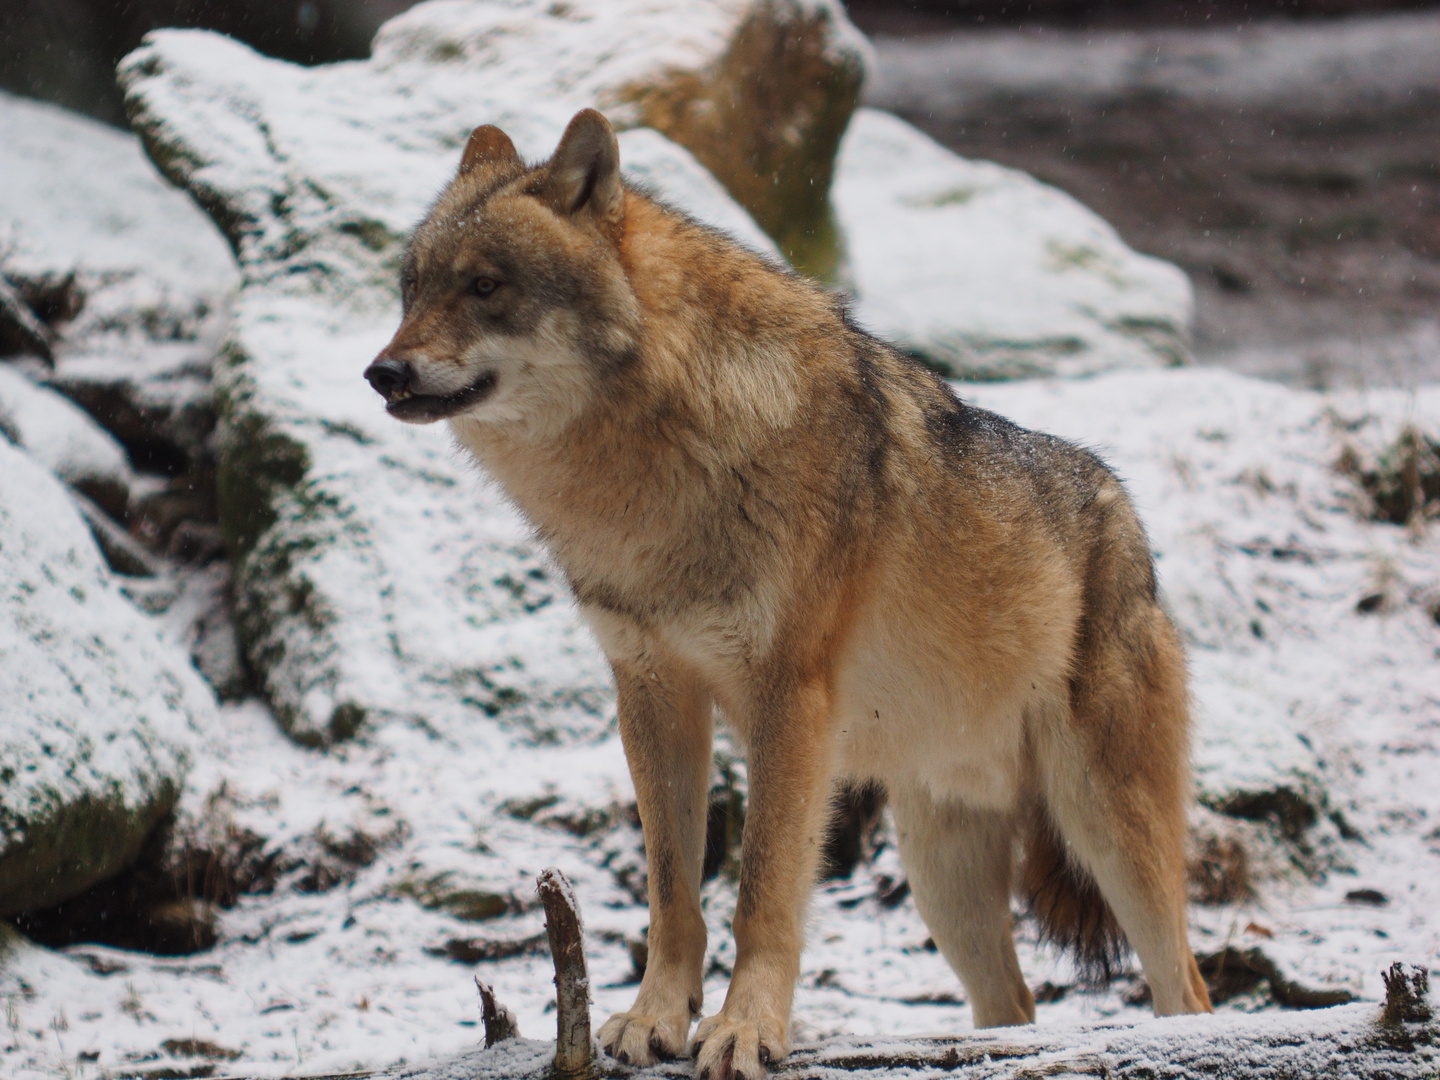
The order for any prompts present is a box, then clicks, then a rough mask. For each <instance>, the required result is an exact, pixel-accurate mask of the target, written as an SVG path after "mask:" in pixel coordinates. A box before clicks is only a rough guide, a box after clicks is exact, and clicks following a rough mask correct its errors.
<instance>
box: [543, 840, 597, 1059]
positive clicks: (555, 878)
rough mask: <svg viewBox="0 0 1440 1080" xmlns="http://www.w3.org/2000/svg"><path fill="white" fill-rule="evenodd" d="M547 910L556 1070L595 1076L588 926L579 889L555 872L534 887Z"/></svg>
mask: <svg viewBox="0 0 1440 1080" xmlns="http://www.w3.org/2000/svg"><path fill="white" fill-rule="evenodd" d="M536 885H537V888H538V889H539V892H540V902H541V903H542V904H544V905H545V933H546V934H547V935H548V936H549V938H550V958H551V959H552V960H553V961H554V962H555V1071H556V1072H557V1073H559V1074H560V1075H562V1076H567V1077H584V1076H590V1075H592V1073H593V1071H594V1069H593V1065H592V1062H593V1058H594V1047H593V1046H592V1044H591V1042H590V975H589V973H588V972H587V971H586V968H585V948H584V944H585V943H584V936H583V935H584V927H583V925H582V924H581V921H580V906H579V904H577V903H576V901H575V890H574V889H573V888H571V886H570V882H569V881H568V880H567V879H566V877H565V875H564V874H562V873H561V872H560V871H559V870H558V869H557V868H556V867H553V866H552V867H550V868H549V869H548V870H545V871H543V872H542V873H541V874H540V878H539V880H538V882H537V883H536Z"/></svg>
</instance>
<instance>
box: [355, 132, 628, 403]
mask: <svg viewBox="0 0 1440 1080" xmlns="http://www.w3.org/2000/svg"><path fill="white" fill-rule="evenodd" d="M624 226H625V189H624V187H623V185H622V183H621V180H620V149H619V146H618V144H617V143H616V140H615V132H614V131H613V130H612V129H611V127H610V124H609V123H608V122H607V121H606V120H605V118H604V117H603V116H601V115H600V114H599V113H598V112H596V111H595V110H594V109H586V110H584V111H582V112H579V113H577V114H576V115H575V117H574V118H573V119H572V120H571V121H570V124H569V126H568V127H567V128H566V129H565V134H564V135H563V136H562V137H561V139H560V145H559V147H558V148H557V149H556V150H555V153H554V156H552V157H551V159H550V160H549V161H548V162H546V163H544V164H543V165H540V166H538V167H534V168H531V167H527V166H526V165H525V163H524V162H523V161H521V160H520V156H519V155H518V154H517V153H516V152H515V146H514V144H513V143H512V142H511V141H510V139H509V137H508V136H507V135H506V134H505V133H504V132H502V131H501V130H500V129H499V128H495V127H491V126H488V125H487V126H485V127H479V128H476V129H475V131H474V132H473V133H472V134H471V136H470V141H469V143H468V144H467V145H466V147H465V153H464V156H463V157H462V159H461V161H460V172H459V174H458V175H457V176H456V177H455V179H454V180H453V181H451V183H450V186H449V187H448V188H447V189H446V190H445V192H444V193H443V194H442V195H441V196H440V198H439V200H438V201H437V202H436V204H435V206H434V208H433V209H432V210H431V211H430V214H429V216H427V217H426V219H425V220H424V221H423V222H422V223H421V224H420V226H419V228H417V229H416V230H415V235H414V236H413V237H412V238H411V241H410V247H409V250H408V251H407V253H406V256H405V263H404V269H403V270H402V272H401V279H400V291H401V300H402V303H403V305H404V319H403V321H402V322H401V324H400V329H399V330H397V331H396V332H395V336H394V338H393V339H391V341H390V344H388V345H387V346H385V348H384V349H383V350H382V351H381V353H380V355H379V356H377V357H376V358H375V360H374V362H372V363H371V364H370V366H369V367H368V368H367V369H366V371H365V378H366V379H368V380H369V382H370V385H371V386H373V387H374V388H375V390H376V391H377V392H378V393H379V394H380V396H381V397H383V398H384V399H385V407H386V409H387V410H388V411H389V412H390V414H391V415H392V416H395V417H397V418H398V419H401V420H404V421H407V422H409V423H412V424H426V423H431V422H433V421H435V420H443V419H446V418H449V417H460V416H462V415H463V416H464V417H465V418H466V419H467V420H470V421H476V422H481V423H487V422H519V423H522V424H528V425H539V426H543V427H546V428H553V427H555V426H557V425H558V426H563V424H564V423H565V422H566V421H567V420H568V419H570V418H571V417H573V416H575V415H577V414H578V413H579V412H581V411H583V409H584V408H585V406H586V404H587V403H588V402H590V401H592V400H594V398H595V397H596V395H597V394H598V393H599V391H600V388H601V387H602V386H603V385H604V384H605V383H606V381H607V377H609V376H613V375H614V374H615V373H616V372H618V371H621V370H623V369H625V368H626V367H627V366H628V365H629V363H630V362H631V361H632V360H633V358H634V356H635V353H636V349H637V348H638V339H639V327H640V308H639V304H638V302H637V301H636V299H635V294H634V292H633V291H632V290H631V288H630V284H629V281H628V280H627V278H626V274H625V270H624V267H623V266H622V264H621V260H620V248H619V245H620V241H621V238H622V236H623V234H624Z"/></svg>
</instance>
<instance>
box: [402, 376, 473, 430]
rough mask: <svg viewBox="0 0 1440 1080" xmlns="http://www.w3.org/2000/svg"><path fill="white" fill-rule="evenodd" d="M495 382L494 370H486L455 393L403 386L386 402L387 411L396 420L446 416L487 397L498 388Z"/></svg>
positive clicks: (420, 420)
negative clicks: (437, 392)
mask: <svg viewBox="0 0 1440 1080" xmlns="http://www.w3.org/2000/svg"><path fill="white" fill-rule="evenodd" d="M495 382H496V378H495V373H494V372H493V371H487V372H485V373H484V374H483V375H481V376H480V377H479V378H478V379H476V380H475V381H474V382H473V383H471V384H470V385H469V386H467V387H465V389H463V390H457V391H455V393H453V394H417V393H415V392H414V391H412V390H401V391H400V392H399V393H397V394H396V395H395V396H394V397H392V398H390V399H389V400H388V401H386V402H385V411H386V412H388V413H389V414H390V415H391V416H393V417H395V418H396V419H397V420H405V421H407V422H409V423H412V424H426V423H430V422H431V421H434V420H444V419H446V418H447V417H450V416H454V415H455V414H456V413H461V412H464V411H465V410H466V409H468V408H470V406H472V405H478V404H479V403H480V402H482V401H484V400H485V399H486V398H487V397H489V396H490V393H491V391H493V390H494V389H495Z"/></svg>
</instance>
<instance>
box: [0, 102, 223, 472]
mask: <svg viewBox="0 0 1440 1080" xmlns="http://www.w3.org/2000/svg"><path fill="white" fill-rule="evenodd" d="M0 146H4V147H5V164H4V168H0V271H3V273H4V275H5V277H6V278H8V279H9V280H10V282H11V283H12V284H13V285H15V287H16V291H17V292H18V293H20V294H22V295H23V296H25V297H28V298H29V301H30V303H31V305H32V306H33V307H34V308H35V309H36V311H35V314H39V315H41V316H43V317H44V319H45V321H46V322H48V323H49V324H50V326H49V329H50V330H51V331H53V332H55V333H56V335H57V336H58V339H59V340H58V342H57V343H56V345H55V349H54V352H55V370H54V372H53V374H52V375H51V376H50V377H49V378H48V379H47V381H49V382H52V383H53V384H55V385H56V386H57V388H59V389H61V390H62V392H64V393H66V394H67V395H68V396H70V397H73V398H75V399H76V400H77V401H79V402H80V404H81V405H83V406H84V407H85V408H86V410H87V411H89V412H90V413H92V414H93V415H95V416H96V417H97V418H98V419H99V420H100V421H101V423H103V424H104V425H105V426H106V427H107V428H108V429H110V431H111V432H112V433H114V434H116V436H117V437H118V438H120V440H121V441H122V442H124V443H125V444H126V445H127V446H132V447H142V448H143V447H147V446H149V445H150V444H154V443H156V442H162V443H166V444H168V446H169V452H170V453H171V456H176V455H178V456H179V457H181V458H183V457H184V455H185V453H186V452H187V451H193V450H194V449H196V448H198V446H199V444H200V443H201V442H203V440H204V438H205V436H206V435H207V434H208V433H209V431H210V429H211V427H212V426H213V413H212V411H211V409H210V405H209V395H210V383H209V373H210V365H211V361H212V360H213V358H214V354H215V350H216V347H217V344H218V340H219V338H220V336H221V335H222V334H223V331H224V327H225V323H226V305H227V303H228V300H229V297H230V294H231V293H232V292H233V290H234V288H235V286H236V284H237V274H236V269H235V261H234V258H233V256H232V255H231V253H230V251H229V249H228V247H227V245H226V243H225V240H224V238H223V237H222V236H221V234H220V232H219V230H217V229H216V228H215V226H214V225H213V224H212V223H211V221H210V220H209V218H208V217H206V215H205V214H204V213H203V212H202V211H201V210H200V209H199V208H198V207H197V206H196V205H195V204H194V202H192V201H191V199H190V198H189V197H187V196H186V195H185V194H184V193H183V192H181V191H176V190H175V189H174V188H173V187H171V186H170V185H169V184H167V183H165V181H164V179H163V178H162V177H160V176H159V175H158V174H157V172H156V170H155V166H154V165H153V164H151V163H150V161H149V160H147V158H146V156H145V152H144V150H142V149H141V146H140V141H139V140H138V139H137V138H136V137H135V136H134V135H132V134H129V133H128V132H123V131H117V130H115V129H114V128H111V127H109V126H107V125H105V124H100V123H97V122H95V121H94V120H90V119H87V118H85V117H83V116H79V115H77V114H75V113H72V112H69V111H68V110H65V109H60V108H57V107H56V106H54V105H48V104H44V103H42V102H38V101H31V100H28V99H26V98H20V97H15V96H12V95H9V94H4V93H0ZM166 464H167V465H168V464H170V463H169V462H166Z"/></svg>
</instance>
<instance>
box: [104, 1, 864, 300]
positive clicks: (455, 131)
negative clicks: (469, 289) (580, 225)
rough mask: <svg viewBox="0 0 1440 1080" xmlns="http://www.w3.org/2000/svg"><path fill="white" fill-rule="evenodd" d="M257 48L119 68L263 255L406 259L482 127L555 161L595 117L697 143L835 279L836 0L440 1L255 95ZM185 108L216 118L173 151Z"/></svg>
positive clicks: (842, 60) (850, 85)
mask: <svg viewBox="0 0 1440 1080" xmlns="http://www.w3.org/2000/svg"><path fill="white" fill-rule="evenodd" d="M247 51H248V50H244V49H243V47H242V46H238V45H236V44H235V43H234V42H231V41H229V40H228V39H224V38H220V37H219V36H218V35H210V34H202V33H160V34H156V35H152V37H151V38H149V39H148V44H147V45H146V46H145V47H143V48H141V49H140V50H138V51H137V52H136V53H134V54H132V55H131V57H129V58H128V59H127V60H126V61H125V62H124V63H123V64H122V67H121V80H122V83H124V84H125V85H126V86H127V87H128V90H129V93H130V97H129V99H128V105H129V108H130V109H131V112H132V119H133V121H134V123H135V124H136V126H137V128H138V129H139V130H140V131H141V132H142V133H143V134H144V135H145V136H146V138H147V140H148V141H149V143H150V146H151V149H152V153H153V154H154V156H155V159H156V161H157V162H158V163H159V164H160V166H161V168H162V169H164V170H165V171H166V172H167V173H168V174H169V175H170V176H171V177H172V179H175V180H176V181H177V182H179V183H183V184H186V185H188V186H189V187H190V188H191V190H192V191H193V192H194V193H195V194H196V196H197V198H199V199H200V201H201V203H202V204H204V205H206V206H207V207H208V208H210V209H211V211H212V213H214V215H215V217H216V220H217V221H218V222H219V223H220V225H221V227H222V228H224V229H225V231H226V232H227V234H228V235H229V236H230V237H231V239H232V241H233V242H235V243H236V245H237V247H238V248H239V249H241V254H242V258H246V259H247V260H248V259H249V257H250V253H251V252H252V251H253V250H255V249H264V250H265V251H266V253H267V256H268V257H269V258H272V259H275V258H284V257H285V256H286V255H289V254H298V253H299V252H300V250H301V249H302V248H304V249H306V255H305V256H304V258H307V259H308V258H314V257H315V255H316V252H315V251H314V250H313V249H311V248H310V247H309V243H310V241H311V240H312V239H314V237H315V236H316V235H317V234H318V233H321V232H324V231H325V230H327V229H330V228H335V227H340V228H342V230H343V234H344V235H346V236H348V237H349V238H350V240H351V242H352V243H353V244H354V245H356V246H361V247H364V246H369V247H371V248H376V247H387V246H393V245H394V243H395V241H396V240H397V239H398V238H400V237H402V236H404V235H405V234H406V233H407V232H408V230H409V228H410V227H411V226H412V225H413V224H414V221H415V218H416V216H417V214H416V208H417V207H423V206H424V205H425V203H426V202H427V201H428V199H429V198H430V196H432V195H433V194H434V192H435V189H436V187H437V186H438V185H439V184H440V183H441V182H442V181H443V179H444V171H445V170H444V169H443V168H441V167H440V163H441V162H442V161H443V162H445V163H446V167H447V168H448V163H449V157H448V156H447V155H453V154H458V152H459V150H460V148H461V147H462V146H463V145H464V142H465V138H466V136H467V135H468V133H469V130H470V128H471V127H473V126H474V125H475V124H477V123H480V122H483V121H489V122H492V123H496V124H499V125H500V126H501V127H503V128H505V130H506V131H507V132H509V133H510V135H511V136H512V138H514V139H515V141H516V145H517V146H518V147H519V148H520V151H521V153H522V154H527V155H530V156H543V155H547V154H548V153H549V151H550V150H551V149H552V148H553V146H554V143H555V140H556V138H557V137H558V135H559V133H560V131H561V130H562V129H563V126H564V123H565V121H566V120H568V119H569V117H570V115H571V114H572V113H574V112H575V111H576V110H577V109H579V108H583V107H586V106H594V105H598V106H599V107H601V108H602V109H604V110H605V111H606V113H607V115H609V116H610V117H611V119H612V120H613V121H614V122H615V123H616V124H617V125H618V126H620V127H637V126H649V127H653V128H655V129H657V130H659V131H661V132H663V133H665V134H667V135H669V136H670V137H671V138H673V139H674V140H675V141H676V142H678V143H680V144H681V145H682V146H685V147H687V148H688V149H689V150H690V151H691V152H692V153H693V154H694V155H695V156H696V158H698V159H699V160H700V161H701V163H702V164H704V165H705V166H707V167H708V168H709V169H710V170H711V171H712V172H713V173H714V174H715V176H717V177H718V178H719V179H720V181H721V182H722V183H723V184H724V185H725V186H726V188H727V189H728V190H729V191H730V192H731V194H732V195H733V196H734V197H735V198H736V199H737V200H738V201H739V202H740V203H741V204H742V205H743V206H745V207H746V208H747V209H748V210H749V211H750V212H751V214H753V215H754V216H755V218H756V219H757V220H758V221H759V222H760V224H761V226H762V227H764V228H765V229H766V230H767V232H769V234H770V235H771V236H773V237H775V238H776V239H777V240H778V241H780V243H781V246H782V247H783V248H784V249H785V250H786V252H787V254H789V255H790V256H791V257H792V258H794V259H796V260H797V261H798V262H799V263H801V264H802V265H804V266H806V267H809V268H812V269H814V270H816V271H818V272H821V273H827V272H831V271H833V270H834V268H835V263H836V259H837V249H836V244H835V236H834V226H833V220H832V218H831V215H830V212H829V207H828V202H827V195H828V191H829V186H830V175H831V169H832V165H833V161H834V156H835V148H836V146H837V144H838V143H839V140H840V136H841V134H842V133H843V132H844V130H845V123H846V121H847V120H848V119H849V116H850V112H851V110H852V109H853V108H854V104H855V101H856V99H857V97H858V94H859V88H860V82H861V79H862V77H863V73H864V69H865V60H866V57H867V55H868V50H867V47H866V44H865V42H864V39H863V38H862V37H861V36H860V35H859V33H858V32H857V31H856V30H855V29H854V28H853V26H851V25H850V23H849V22H848V20H847V19H846V18H845V16H844V14H843V11H842V10H841V8H840V6H839V5H838V4H837V3H834V2H833V0H748V2H744V0H742V2H728V3H726V2H716V0H686V2H684V3H679V4H670V5H663V6H657V5H655V4H653V3H649V2H647V0H623V2H616V0H575V2H569V3H564V4H555V3H550V2H548V0H520V2H516V3H503V4H502V3H495V2H488V3H487V2H483V0H435V2H432V3H428V4H421V5H419V6H417V7H415V8H413V9H412V10H411V11H409V12H407V13H406V14H404V15H401V16H400V17H398V18H396V19H394V20H392V21H391V22H390V23H387V24H386V25H385V27H383V28H382V29H381V31H380V33H379V35H378V36H377V37H376V40H375V45H374V55H373V57H372V59H371V60H369V61H367V62H365V63H361V64H336V65H330V66H327V67H320V68H312V69H304V68H298V67H293V66H292V67H287V66H286V65H274V66H273V67H272V68H271V69H270V70H271V72H272V73H273V81H271V82H268V83H267V82H258V83H257V82H256V81H255V78H254V75H253V72H254V71H255V65H254V64H253V63H251V62H248V61H247V60H245V59H242V52H247ZM297 96H298V99H300V100H304V101H305V102H306V108H305V109H295V108H294V107H293V106H292V105H291V101H293V100H295V99H296V98H297ZM246 109H250V110H252V119H251V120H250V121H249V122H246V123H244V124H239V125H237V124H236V123H235V122H234V121H235V119H236V118H237V117H243V114H244V112H245V110H246ZM183 113H189V114H190V115H191V116H192V117H199V116H201V115H205V116H207V117H209V118H210V119H211V120H213V121H214V124H213V126H212V127H211V128H210V129H209V130H205V129H204V128H198V127H196V126H195V125H193V124H191V125H188V126H187V127H186V129H185V131H184V132H183V133H182V132H178V131H177V132H174V133H173V134H174V135H175V136H178V139H177V138H174V137H172V133H171V132H170V131H169V130H168V128H169V124H170V123H171V121H173V120H177V119H178V118H179V117H180V116H181V115H182V114H183ZM261 117H263V120H258V118H261ZM217 169H219V170H223V171H224V172H225V173H226V174H227V175H225V176H224V177H223V178H221V177H219V176H218V175H215V173H216V170H217ZM272 195H273V196H275V197H274V198H273V199H272Z"/></svg>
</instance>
